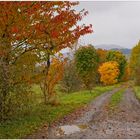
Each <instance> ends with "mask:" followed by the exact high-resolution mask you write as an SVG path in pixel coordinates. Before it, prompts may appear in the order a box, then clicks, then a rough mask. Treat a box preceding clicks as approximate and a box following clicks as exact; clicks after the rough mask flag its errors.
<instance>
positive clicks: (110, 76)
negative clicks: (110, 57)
mask: <svg viewBox="0 0 140 140" xmlns="http://www.w3.org/2000/svg"><path fill="white" fill-rule="evenodd" d="M98 71H99V73H100V75H101V78H100V81H101V82H103V84H104V85H112V84H115V83H117V82H118V76H119V64H118V63H117V62H116V61H109V62H105V63H103V64H102V65H101V66H100V67H99V69H98Z"/></svg>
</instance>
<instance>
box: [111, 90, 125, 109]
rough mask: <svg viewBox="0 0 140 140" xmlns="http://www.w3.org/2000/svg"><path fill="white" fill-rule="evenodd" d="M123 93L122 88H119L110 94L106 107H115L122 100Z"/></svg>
mask: <svg viewBox="0 0 140 140" xmlns="http://www.w3.org/2000/svg"><path fill="white" fill-rule="evenodd" d="M123 93H124V89H121V90H119V91H118V92H116V93H115V94H113V95H112V96H111V98H110V101H109V104H108V107H109V109H110V110H111V111H113V110H114V109H116V108H117V106H118V104H119V103H120V102H121V100H122V97H123Z"/></svg>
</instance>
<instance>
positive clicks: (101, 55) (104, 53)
mask: <svg viewBox="0 0 140 140" xmlns="http://www.w3.org/2000/svg"><path fill="white" fill-rule="evenodd" d="M96 51H97V54H98V56H99V63H100V64H102V63H104V62H105V61H106V56H107V50H103V49H101V48H99V49H97V50H96Z"/></svg>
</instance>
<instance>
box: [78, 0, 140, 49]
mask: <svg viewBox="0 0 140 140" xmlns="http://www.w3.org/2000/svg"><path fill="white" fill-rule="evenodd" d="M77 8H78V10H80V9H83V8H85V9H86V10H88V11H89V14H88V15H87V16H86V17H85V18H84V19H83V20H82V22H83V23H85V24H92V25H93V30H94V33H92V34H90V35H85V36H84V37H82V38H81V39H80V44H83V45H85V44H90V43H91V44H93V45H99V44H116V45H120V46H122V47H126V48H132V47H133V46H134V45H135V44H136V43H137V42H138V40H139V39H140V1H137V2H133V1H129V2H126V1H124V2H120V1H118V2H115V1H112V2H110V1H108V2H105V1H89V2H88V1H85V2H84V1H82V2H80V4H79V6H78V7H77ZM77 8H76V9H77Z"/></svg>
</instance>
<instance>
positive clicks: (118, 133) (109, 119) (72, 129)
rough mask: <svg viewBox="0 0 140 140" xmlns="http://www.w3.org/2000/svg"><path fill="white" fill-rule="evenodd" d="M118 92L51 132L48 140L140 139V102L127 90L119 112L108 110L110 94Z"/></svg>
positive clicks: (104, 95) (105, 97)
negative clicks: (56, 139)
mask: <svg viewBox="0 0 140 140" xmlns="http://www.w3.org/2000/svg"><path fill="white" fill-rule="evenodd" d="M117 90H118V89H115V90H113V91H111V92H109V93H105V94H103V95H101V96H100V97H97V98H96V99H95V100H94V101H93V102H92V103H91V104H90V105H89V107H90V109H89V111H87V112H85V113H84V114H83V115H82V116H81V117H79V118H77V119H76V120H73V121H72V122H65V123H63V124H62V123H61V124H59V125H58V126H56V127H55V128H52V129H51V130H50V131H49V137H48V138H65V139H67V138H73V139H77V138H78V139H81V138H82V139H87V138H88V139H93V138H140V103H139V101H138V100H137V99H136V97H135V95H134V93H133V91H132V89H131V88H127V89H126V90H125V93H124V94H123V99H122V101H121V103H120V104H119V106H118V108H119V109H118V110H117V112H114V115H110V114H109V112H108V110H106V109H105V106H106V104H107V103H108V101H109V99H110V97H111V95H112V94H113V93H115V92H116V91H117Z"/></svg>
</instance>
